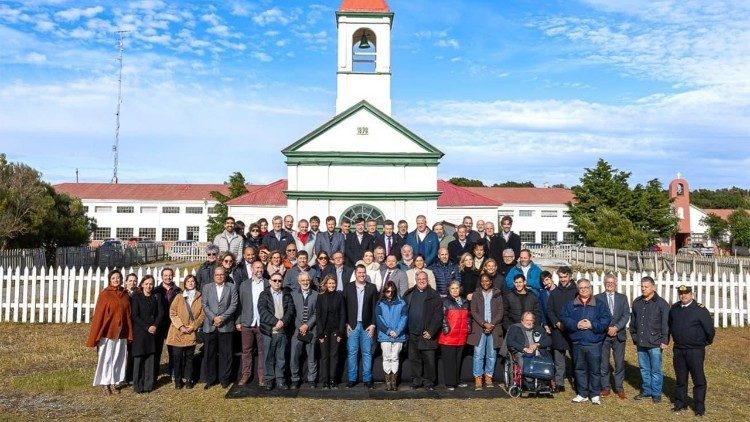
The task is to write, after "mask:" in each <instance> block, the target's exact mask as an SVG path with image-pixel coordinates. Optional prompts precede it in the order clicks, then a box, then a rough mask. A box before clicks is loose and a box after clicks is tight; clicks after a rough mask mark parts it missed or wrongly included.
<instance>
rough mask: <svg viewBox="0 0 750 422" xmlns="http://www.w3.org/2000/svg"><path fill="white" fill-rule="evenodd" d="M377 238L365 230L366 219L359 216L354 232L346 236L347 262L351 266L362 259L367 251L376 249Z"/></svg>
mask: <svg viewBox="0 0 750 422" xmlns="http://www.w3.org/2000/svg"><path fill="white" fill-rule="evenodd" d="M374 243H375V239H374V238H373V237H372V236H370V234H369V233H366V232H365V219H364V218H361V217H360V218H358V219H357V221H356V222H355V223H354V233H353V234H350V235H349V236H347V237H346V246H345V247H344V249H345V254H346V263H347V264H348V265H349V266H350V267H354V265H355V264H356V263H357V261H359V260H360V259H362V255H364V253H365V251H372V250H373V249H375V244H374Z"/></svg>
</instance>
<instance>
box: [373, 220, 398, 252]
mask: <svg viewBox="0 0 750 422" xmlns="http://www.w3.org/2000/svg"><path fill="white" fill-rule="evenodd" d="M403 244H404V239H403V238H401V237H399V236H396V233H394V232H393V221H391V220H385V223H383V233H381V234H379V235H378V236H377V237H376V238H375V247H378V246H382V247H383V249H385V256H386V257H387V256H388V255H391V254H393V255H396V261H400V260H401V246H403Z"/></svg>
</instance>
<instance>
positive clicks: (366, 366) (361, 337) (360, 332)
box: [346, 322, 373, 382]
mask: <svg viewBox="0 0 750 422" xmlns="http://www.w3.org/2000/svg"><path fill="white" fill-rule="evenodd" d="M372 342H373V339H372V338H370V336H369V335H367V331H365V329H364V327H362V323H361V322H358V323H357V326H356V327H354V329H352V332H351V333H349V337H348V338H347V339H346V350H347V353H348V356H347V361H346V366H347V371H348V377H349V382H356V381H357V370H358V368H359V365H358V364H357V354H358V353H360V352H361V353H362V382H372V344H373V343H372Z"/></svg>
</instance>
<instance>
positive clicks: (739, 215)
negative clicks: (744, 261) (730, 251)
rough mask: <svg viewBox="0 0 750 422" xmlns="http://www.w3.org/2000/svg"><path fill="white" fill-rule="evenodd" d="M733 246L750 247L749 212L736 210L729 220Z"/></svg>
mask: <svg viewBox="0 0 750 422" xmlns="http://www.w3.org/2000/svg"><path fill="white" fill-rule="evenodd" d="M727 223H728V225H729V232H730V233H731V234H732V245H733V246H746V247H750V215H749V214H748V213H747V210H744V209H738V210H735V211H734V212H733V213H732V214H730V215H729V217H728V218H727Z"/></svg>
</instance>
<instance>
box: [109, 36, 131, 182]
mask: <svg viewBox="0 0 750 422" xmlns="http://www.w3.org/2000/svg"><path fill="white" fill-rule="evenodd" d="M116 32H117V47H118V49H119V50H120V54H119V55H118V56H117V63H118V65H119V68H120V69H119V73H118V76H117V111H116V112H115V143H114V145H112V152H114V155H115V165H114V170H113V172H112V183H117V182H118V177H117V166H118V164H119V152H120V151H119V149H120V105H121V104H122V52H123V51H124V50H125V48H124V45H123V42H122V37H123V34H126V33H128V32H130V31H116Z"/></svg>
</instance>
